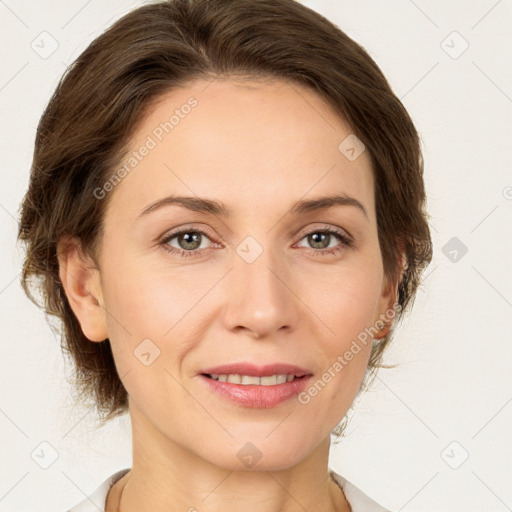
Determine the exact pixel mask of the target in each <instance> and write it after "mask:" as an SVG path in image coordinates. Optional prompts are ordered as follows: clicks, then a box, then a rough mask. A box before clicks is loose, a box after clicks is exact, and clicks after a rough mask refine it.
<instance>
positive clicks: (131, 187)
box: [82, 79, 395, 469]
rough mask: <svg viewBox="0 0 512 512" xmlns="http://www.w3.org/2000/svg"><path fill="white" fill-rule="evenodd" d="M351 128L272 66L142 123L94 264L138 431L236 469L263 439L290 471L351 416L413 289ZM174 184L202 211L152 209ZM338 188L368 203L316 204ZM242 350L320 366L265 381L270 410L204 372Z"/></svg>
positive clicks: (206, 87) (199, 91)
mask: <svg viewBox="0 0 512 512" xmlns="http://www.w3.org/2000/svg"><path fill="white" fill-rule="evenodd" d="M191 98H193V99H191ZM187 105H188V106H187ZM172 116H174V117H172ZM166 123H167V124H166ZM350 134H351V132H350V129H349V128H348V127H347V126H346V125H345V124H344V122H342V120H341V119H340V118H339V117H337V116H336V115H335V114H334V113H333V112H332V111H331V110H330V109H329V108H328V107H327V105H326V104H325V103H324V102H323V101H322V100H321V99H320V98H319V97H317V96H316V95H314V93H312V92H310V91H309V90H306V89H304V88H301V87H300V86H298V85H296V84H293V86H291V85H289V84H287V83H286V82H275V83H269V82H263V81H261V80H259V81H257V80H250V81H246V82H240V81H237V82H235V81H233V80H230V79H223V80H215V81H213V82H212V83H209V82H207V81H202V80H198V81H194V82H191V83H189V84H187V86H186V87H183V88H179V89H175V90H173V91H172V92H170V93H168V94H166V95H165V96H164V97H162V98H161V100H160V102H159V103H158V104H157V105H156V107H155V109H154V110H152V111H151V113H150V115H149V116H148V117H147V118H146V119H145V120H144V121H143V122H142V124H141V125H140V126H139V127H138V130H137V133H136V136H135V137H134V138H133V140H132V143H131V152H130V155H128V156H127V158H126V160H125V161H124V162H123V164H124V163H125V162H126V163H127V166H126V167H125V171H126V170H127V169H129V171H126V172H125V173H122V172H120V173H118V176H120V177H122V176H123V174H125V176H124V177H123V179H122V180H121V181H120V183H118V184H117V185H115V186H113V189H112V190H110V191H108V192H107V193H108V194H112V197H111V202H110V204H109V206H108V210H107V213H106V218H105V231H104V238H103V245H102V249H101V255H100V259H99V263H100V273H98V274H97V275H96V276H95V277H94V279H95V280H96V283H97V290H98V295H99V299H98V300H99V302H100V304H101V306H102V307H101V308H98V315H100V316H101V322H103V323H104V324H103V325H104V328H105V337H106V336H108V338H110V342H111V344H112V349H113V352H114V357H115V362H116V365H117V368H118V373H119V375H120V377H121V379H122V381H123V384H124V386H125V387H126V390H127V391H128V393H129V396H130V413H131V415H132V421H133V425H134V437H135V442H137V438H139V439H144V440H145V441H147V440H148V439H151V440H158V442H157V444H158V445H159V447H160V449H161V450H162V449H164V450H165V449H166V447H170V446H179V447H180V448H183V449H185V450H186V452H187V453H192V454H194V455H196V456H199V457H200V458H201V459H203V460H207V461H209V462H211V463H213V464H215V465H217V466H222V467H225V468H231V469H236V468H243V467H244V465H247V463H246V462H244V460H246V459H243V457H242V456H241V454H242V455H243V454H245V455H247V454H249V455H252V456H254V457H257V458H258V457H259V455H258V452H259V453H260V454H261V456H262V458H261V460H260V461H259V462H258V468H262V469H270V468H273V469H277V468H286V467H290V466H292V465H294V464H296V463H297V462H299V461H300V460H302V459H304V458H305V457H306V456H308V455H309V454H310V453H312V451H313V450H314V449H315V448H317V447H318V446H319V445H320V443H322V442H324V441H325V440H326V439H327V438H328V437H329V434H330V432H331V430H332V429H333V428H334V427H335V426H336V425H337V424H338V423H339V422H340V421H341V419H342V418H343V416H344V415H345V414H346V412H347V411H348V409H349V407H350V405H351V403H352V402H353V400H354V398H355V396H356V394H357V392H358V390H359V387H360V384H361V381H362V379H363V377H364V374H365V369H366V366H367V363H368V358H369V355H370V348H371V339H370V338H368V340H367V342H366V344H365V343H362V342H361V341H357V340H358V339H359V340H360V339H361V337H360V336H359V338H358V335H360V333H362V332H364V331H365V328H370V327H372V326H374V325H375V324H376V322H377V320H379V318H381V316H382V315H383V314H384V313H385V312H386V311H388V309H389V308H390V306H391V305H392V304H393V302H394V298H395V296H394V294H393V293H392V292H393V290H392V289H391V288H390V287H389V286H387V282H386V280H385V279H384V274H383V267H382V261H381V253H380V249H379V244H378V238H377V224H376V217H375V204H374V197H373V193H374V192H373V190H374V189H373V187H374V185H373V178H372V172H371V167H370V165H371V164H370V158H369V155H368V152H367V151H363V152H362V153H361V154H360V155H359V156H358V153H359V152H360V150H361V148H360V147H359V146H354V140H353V139H352V138H349V139H348V140H346V141H345V139H346V138H347V137H349V136H350ZM352 137H353V136H352ZM343 141H345V142H344V143H343V144H342V145H341V149H340V147H339V146H340V143H342V142H343ZM143 147H145V148H146V149H145V150H144V149H141V148H143ZM351 148H353V150H352V149H351ZM133 152H136V154H135V155H134V154H133ZM130 156H131V157H133V158H134V160H132V161H131V163H130V162H129V161H128V158H129V157H130ZM123 164H121V165H120V166H119V168H118V169H120V168H121V167H122V165H123ZM118 169H116V171H117V170H118ZM108 187H109V185H106V187H105V189H104V190H108ZM98 196H99V197H100V196H101V193H98ZM171 196H174V197H187V198H190V202H189V207H186V205H185V203H184V202H182V203H178V202H176V203H174V204H171V203H170V202H167V203H165V202H163V203H162V204H161V205H160V206H158V207H153V208H152V209H151V211H147V210H148V208H149V207H150V206H151V205H153V204H154V203H156V202H158V201H162V200H164V199H165V198H169V197H171ZM331 196H340V197H341V196H346V197H350V198H354V199H355V200H357V201H358V202H359V203H360V205H361V206H357V205H356V203H355V202H354V203H353V204H335V203H331V204H330V206H329V207H326V206H325V205H324V207H322V208H314V203H311V204H309V207H308V203H309V202H311V201H317V200H320V199H322V198H327V197H331ZM98 200H102V199H98ZM192 201H193V203H192ZM206 201H208V202H214V203H215V205H216V206H219V205H221V203H222V205H223V208H224V210H225V211H224V210H220V209H219V210H218V211H217V210H213V209H212V208H207V207H205V205H206ZM301 203H305V206H303V207H302V208H301V207H300V204H301ZM297 205H299V206H297ZM317 206H319V203H318V204H317ZM191 207H194V208H196V210H194V209H192V208H191ZM145 211H146V213H144V212H145ZM365 212H366V213H365ZM327 230H330V231H331V233H330V234H328V233H326V231H327ZM179 231H180V232H181V231H183V233H182V234H181V235H175V233H177V232H179ZM336 233H339V234H340V236H341V237H342V238H338V236H337V235H336ZM343 238H346V239H348V240H350V241H351V245H345V244H344V242H343V241H342V240H343ZM84 322H86V320H84ZM84 322H82V324H83V323H84ZM354 340H356V343H357V345H354V343H353V342H354ZM355 346H357V347H358V349H356V348H355ZM347 351H348V352H350V353H351V354H352V357H351V358H350V357H349V356H350V354H349V356H347V355H346V353H347ZM340 361H344V362H343V363H341V362H340ZM240 362H247V363H253V364H256V365H271V364H275V363H288V364H291V365H296V366H299V367H301V368H303V369H305V370H307V373H308V374H310V377H309V380H308V382H307V383H306V386H305V387H304V389H303V390H302V391H303V393H301V395H300V396H299V395H297V394H296V395H293V396H291V397H290V398H288V399H286V400H284V401H281V402H278V403H273V402H271V401H270V399H269V398H268V397H266V395H264V394H263V395H262V396H263V397H262V400H263V402H261V403H260V405H259V406H258V404H257V403H254V402H251V401H246V402H243V401H242V402H240V401H237V400H234V399H231V398H227V397H226V396H224V395H222V394H221V393H218V392H217V391H214V390H213V389H212V387H211V385H210V384H211V381H210V379H209V378H208V377H205V376H204V375H202V374H203V373H205V370H207V369H211V368H212V367H216V366H219V365H226V364H231V363H240ZM336 362H338V365H336ZM340 367H341V369H340ZM329 377H330V378H329ZM319 382H320V384H318V383H319ZM315 383H317V389H316V392H315V391H314V390H313V391H311V388H312V387H313V386H314V384H315ZM241 385H242V384H239V386H241ZM222 387H223V388H226V387H227V385H223V386H222ZM266 391H268V389H267V390H266ZM243 396H245V395H243ZM242 400H243V397H242ZM265 400H267V401H265ZM248 443H252V444H250V445H249V444H248ZM244 450H245V451H244ZM254 457H253V458H254Z"/></svg>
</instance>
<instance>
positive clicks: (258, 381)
mask: <svg viewBox="0 0 512 512" xmlns="http://www.w3.org/2000/svg"><path fill="white" fill-rule="evenodd" d="M210 377H211V378H212V379H214V380H218V381H219V382H230V383H231V384H243V385H246V386H249V385H257V386H273V385H275V384H284V383H285V382H291V381H292V380H294V379H295V375H286V374H285V373H284V374H280V375H269V376H267V377H254V376H252V375H238V374H237V373H230V374H229V375H226V374H224V375H218V374H216V373H212V374H211V375H210Z"/></svg>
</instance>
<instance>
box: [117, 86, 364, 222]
mask: <svg viewBox="0 0 512 512" xmlns="http://www.w3.org/2000/svg"><path fill="white" fill-rule="evenodd" d="M349 136H351V130H350V128H349V126H348V125H347V124H346V123H345V122H344V121H343V119H342V118H341V117H340V116H338V115H337V114H336V113H334V112H333V110H332V109H331V108H330V107H329V106H328V105H327V103H326V102H325V101H323V100H322V99H321V98H320V97H318V96H317V95H316V94H315V93H314V92H312V91H310V90H309V89H307V88H305V87H302V86H300V85H297V84H295V83H293V84H292V83H290V82H285V81H280V80H272V81H269V80H261V79H250V80H248V79H245V80H240V79H232V78H230V79H216V80H210V81H207V80H202V79H201V80H196V81H193V82H190V83H188V84H186V85H184V86H181V87H179V88H175V89H173V90H172V91H170V92H168V93H166V94H165V95H162V96H161V97H160V98H158V100H157V101H156V102H154V103H153V104H152V106H151V108H150V109H149V111H148V114H147V115H146V117H145V118H144V119H143V120H142V121H141V123H140V124H139V126H138V128H137V130H136V132H135V134H134V136H133V137H132V140H131V142H130V150H129V151H128V154H127V156H126V157H125V159H124V160H123V162H121V164H120V166H119V168H121V166H123V167H124V169H125V172H124V173H123V174H124V177H123V178H122V179H121V181H120V183H118V184H117V185H116V186H115V188H114V190H113V191H112V192H110V193H113V194H114V195H113V197H112V198H111V199H112V201H111V208H113V210H114V211H113V212H112V213H111V214H114V213H115V211H121V210H122V215H123V217H126V216H128V217H132V218H134V217H136V216H137V215H138V214H139V213H140V211H141V209H143V207H144V206H145V205H147V204H148V203H150V202H152V201H154V200H155V199H158V198H160V197H165V196H166V195H169V194H180V195H188V196H191V195H196V196H199V197H209V198H215V199H218V200H220V201H222V202H223V203H225V204H226V205H228V206H229V207H230V209H232V210H233V211H235V212H236V211H237V209H238V208H240V207H242V206H243V207H246V208H253V209H254V208H257V209H258V210H263V211H270V210H272V209H275V208H276V205H279V204H281V205H283V202H285V201H288V200H290V202H295V201H296V200H298V199H300V198H307V197H308V196H318V195H322V194H326V193H345V194H348V195H351V196H355V197H357V198H358V199H359V200H360V201H361V202H362V203H364V204H365V205H366V208H367V210H369V214H372V215H373V210H374V204H373V177H372V171H371V161H370V158H369V156H368V154H367V152H363V153H362V154H361V155H360V156H359V157H358V158H357V159H355V160H349V159H348V158H347V156H346V155H345V154H344V153H343V152H342V151H340V148H339V146H340V143H342V141H344V140H346V139H347V137H349ZM231 207H232V208H231Z"/></svg>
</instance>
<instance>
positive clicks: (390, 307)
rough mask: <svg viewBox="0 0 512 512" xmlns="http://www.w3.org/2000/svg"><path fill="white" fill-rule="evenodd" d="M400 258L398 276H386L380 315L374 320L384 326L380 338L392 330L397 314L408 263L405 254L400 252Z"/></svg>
mask: <svg viewBox="0 0 512 512" xmlns="http://www.w3.org/2000/svg"><path fill="white" fill-rule="evenodd" d="M398 259H399V260H400V267H399V272H398V276H397V277H395V278H394V279H391V278H390V277H388V276H387V275H385V276H384V281H383V285H382V291H381V296H380V298H379V306H378V311H377V315H378V316H377V318H376V319H375V322H374V325H375V326H376V327H377V328H380V327H382V329H381V330H380V331H379V335H378V338H379V339H381V338H384V337H386V336H387V334H388V333H389V331H390V330H391V327H392V325H393V322H394V317H395V314H396V309H397V308H396V305H397V303H398V286H399V284H400V281H401V280H402V277H403V274H404V271H405V264H406V259H405V256H403V255H401V254H399V255H398ZM384 322H385V324H384Z"/></svg>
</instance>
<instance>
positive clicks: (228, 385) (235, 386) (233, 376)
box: [199, 363, 313, 409]
mask: <svg viewBox="0 0 512 512" xmlns="http://www.w3.org/2000/svg"><path fill="white" fill-rule="evenodd" d="M199 376H200V378H201V380H202V381H203V382H204V383H205V384H207V388H208V389H209V390H210V391H211V392H213V393H214V394H215V395H217V396H219V397H220V398H221V399H222V400H227V401H228V402H230V403H231V404H234V405H236V406H238V407H244V408H253V409H270V408H273V407H277V406H278V405H280V404H283V403H285V402H289V401H291V400H292V399H293V398H296V397H297V395H299V394H300V393H301V392H302V391H303V390H304V388H305V387H306V386H307V385H308V381H310V380H311V378H312V377H313V374H312V373H311V372H309V371H308V370H306V369H304V368H300V367H298V366H294V365H289V364H272V365H267V366H255V365H253V364H251V363H235V364H230V365H224V366H217V367H215V368H209V369H207V370H206V371H203V372H201V373H200V374H199Z"/></svg>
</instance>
